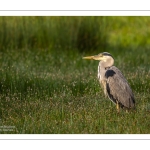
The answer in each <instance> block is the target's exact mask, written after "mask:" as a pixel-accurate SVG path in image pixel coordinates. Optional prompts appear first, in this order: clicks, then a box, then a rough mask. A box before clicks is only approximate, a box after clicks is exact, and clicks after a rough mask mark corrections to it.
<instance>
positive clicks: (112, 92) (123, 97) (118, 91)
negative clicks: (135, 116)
mask: <svg viewBox="0 0 150 150" xmlns="http://www.w3.org/2000/svg"><path fill="white" fill-rule="evenodd" d="M83 59H93V60H98V61H99V65H98V80H99V82H100V85H101V87H102V89H103V91H104V94H105V96H106V97H108V98H109V99H110V100H111V101H112V102H113V103H114V104H116V109H117V112H120V108H123V109H124V108H125V109H126V110H127V111H128V110H130V109H135V98H134V94H133V92H132V89H131V87H130V85H129V84H128V81H127V80H126V78H125V77H124V75H123V74H122V72H121V71H120V70H119V69H118V68H117V67H116V66H114V58H113V56H112V55H111V54H110V53H108V52H102V53H100V54H98V55H94V56H87V57H83Z"/></svg>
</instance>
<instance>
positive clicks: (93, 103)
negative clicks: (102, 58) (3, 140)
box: [0, 17, 150, 134]
mask: <svg viewBox="0 0 150 150" xmlns="http://www.w3.org/2000/svg"><path fill="white" fill-rule="evenodd" d="M46 18H47V17H46ZM60 18H61V17H60ZM66 18H67V17H66ZM147 18H148V17H147ZM12 19H16V20H17V19H18V18H15V17H14V18H12ZM21 19H22V18H21ZM23 19H24V18H23ZM47 19H48V18H47ZM57 19H58V20H57ZM75 19H76V20H78V21H79V20H80V19H81V20H80V21H82V17H79V18H78V17H75ZM86 19H87V18H86ZM92 19H93V18H92ZM103 19H104V20H103V21H104V22H105V23H106V22H107V21H108V20H110V22H112V28H110V27H111V26H110V25H109V24H108V26H109V30H108V31H111V32H109V33H108V35H107V36H106V37H109V38H108V43H107V46H106V47H105V46H104V48H105V49H103V50H102V49H98V47H97V46H96V44H95V46H96V47H97V48H95V50H94V51H84V50H83V49H82V48H83V47H82V45H80V46H79V47H78V46H75V47H74V48H72V47H73V44H70V45H72V46H71V47H70V48H69V47H68V48H66V47H65V45H67V44H65V41H67V38H66V40H65V39H63V40H64V46H55V44H54V43H53V42H52V43H49V45H51V44H52V45H53V46H52V45H51V46H49V45H48V47H47V48H41V46H42V45H41V46H39V45H40V44H42V42H41V43H40V42H39V41H38V42H37V45H38V46H37V47H36V48H35V45H34V46H33V47H32V46H31V45H30V46H27V45H28V43H26V42H25V43H24V44H25V45H26V46H25V45H24V44H23V45H22V46H23V47H24V48H23V47H21V48H19V47H17V46H16V45H17V42H18V39H17V35H16V39H17V40H16V43H14V44H15V46H14V45H11V46H10V45H8V47H7V45H4V46H2V47H3V48H4V49H3V50H1V51H0V101H1V102H0V133H4V134H9V133H10V134H12V133H19V134H23V133H25V134H31V133H32V134H46V133H48V134H57V133H59V134H62V133H65V134H66V133H69V134H71V133H72V134H78V133H80V134H82V133H83V134H85V133H88V134H146V133H150V130H149V127H150V122H149V120H150V99H149V97H150V94H149V93H150V90H149V87H150V71H149V66H150V64H149V55H150V50H149V43H148V39H147V42H146V43H144V44H143V43H142V42H139V43H140V44H139V45H138V42H137V41H136V42H135V39H134V38H133V39H130V40H129V41H131V43H130V42H129V43H130V44H131V45H130V44H129V43H127V44H125V45H124V42H123V41H124V38H125V37H126V39H128V36H127V35H125V37H124V34H123V33H124V30H125V29H126V30H127V31H128V29H129V25H126V26H122V24H124V23H126V22H129V24H130V20H131V21H133V22H134V21H135V22H136V23H137V24H136V25H135V27H134V31H135V33H133V36H135V34H136V33H139V28H141V26H139V24H140V23H141V22H140V21H139V20H138V21H139V22H138V21H137V20H136V19H137V18H136V17H135V18H134V17H133V18H132V19H130V18H128V17H122V18H121V17H120V18H118V17H110V18H109V17H108V18H107V17H106V18H103ZM6 20H7V19H6ZM54 20H55V21H56V20H57V21H58V22H59V21H60V20H61V19H60V20H59V18H57V17H56V18H54ZM66 20H67V19H66ZM93 20H94V19H93ZM93 20H91V21H93ZM95 20H97V19H95ZM95 20H94V21H95ZM116 20H118V21H119V22H118V24H117V25H118V26H119V27H118V26H117V27H116V26H115V25H113V24H114V22H116ZM10 21H11V20H10ZM36 21H37V22H38V20H35V22H36ZM69 21H70V22H69V23H71V20H69ZM86 21H87V22H89V20H88V19H87V20H86ZM97 21H98V20H97ZM141 21H145V23H146V22H147V19H145V17H143V19H142V20H141ZM26 23H27V22H26ZM62 23H65V22H62ZM69 23H68V24H69ZM68 24H67V25H68ZM53 25H54V24H53ZM85 25H86V23H85ZM16 26H19V25H18V24H17V25H16ZM68 26H69V25H68ZM89 26H90V25H89ZM144 26H145V24H144ZM6 27H7V26H6ZM59 27H61V26H59ZM31 28H32V26H31ZM35 28H38V26H36V27H35ZM54 28H55V25H54V26H53V30H54ZM87 28H88V29H87V30H89V29H90V30H91V28H90V27H87ZM122 28H124V30H123V29H122ZM103 29H104V28H103ZM119 29H120V30H119ZM143 29H144V27H143ZM26 30H27V26H26ZM33 30H34V28H33ZM60 30H61V28H60ZM60 30H59V31H60ZM130 30H131V29H130ZM148 30H149V29H147V30H146V31H148ZM8 31H9V28H8V30H7V32H8ZM17 31H18V33H17V34H18V35H19V32H20V31H21V30H17ZM54 31H55V30H54ZM85 31H86V30H85ZM91 31H92V30H91ZM105 31H106V29H105ZM116 31H117V32H118V34H116V36H115V33H116ZM146 31H143V33H145V32H146ZM3 32H4V31H3ZM31 32H33V31H31ZM63 32H64V33H65V31H62V33H63ZM95 32H96V31H95ZM27 33H28V32H27V31H26V32H25V33H24V35H26V36H25V39H24V40H23V41H25V40H26V41H28V40H29V38H28V36H27ZM42 33H43V32H42V31H41V33H39V35H37V36H36V37H38V38H39V40H42V39H41V38H40V35H42ZM58 33H59V32H58ZM58 33H57V34H58ZM53 34H54V33H53ZM53 34H52V35H53ZM82 34H83V33H82ZM130 34H131V33H130ZM2 35H4V34H2ZM46 35H48V34H46ZM112 35H113V36H112ZM118 35H119V37H120V41H119V42H118V43H115V41H116V40H117V38H118ZM121 35H122V36H121ZM146 35H147V36H146V37H147V38H148V34H146ZM5 36H6V35H5ZM43 36H44V34H43ZM55 36H56V35H55ZM6 37H7V36H6ZM56 37H57V36H56ZM66 37H67V34H66ZM81 37H82V36H81ZM146 37H145V38H146ZM42 38H43V37H42ZM53 38H54V37H53ZM6 39H7V38H6ZM74 39H76V37H74ZM104 39H105V38H104ZM12 40H13V39H12ZM139 41H140V40H139ZM141 41H142V40H141ZM12 43H13V42H12ZM58 43H59V42H58ZM81 43H82V42H81ZM132 43H133V44H132ZM1 45H2V44H1ZM46 45H47V44H46V42H45V43H44V46H43V47H45V46H46ZM56 45H58V44H56ZM60 45H61V44H60ZM68 45H69V44H68ZM68 45H67V46H68ZM86 46H87V45H86V44H85V45H84V47H86ZM15 47H16V48H15ZM77 47H78V48H79V49H77ZM102 51H108V52H110V53H111V54H112V55H113V56H114V58H115V65H116V66H117V67H118V68H119V69H120V70H121V71H122V72H123V74H124V75H125V77H126V78H127V80H128V82H129V84H130V85H131V87H132V89H133V92H134V95H135V99H136V111H133V112H132V111H131V112H129V113H126V112H124V111H123V110H122V111H121V112H120V114H118V113H117V111H116V107H115V105H114V104H113V103H112V102H111V101H110V100H108V99H107V98H105V97H104V94H103V91H102V89H101V88H100V85H99V82H98V80H97V65H98V62H97V61H88V60H82V56H87V55H91V54H92V55H94V54H98V53H99V52H102Z"/></svg>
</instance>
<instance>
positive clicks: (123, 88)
mask: <svg viewBox="0 0 150 150" xmlns="http://www.w3.org/2000/svg"><path fill="white" fill-rule="evenodd" d="M105 77H106V89H107V94H108V97H109V98H110V99H111V100H112V101H113V102H115V103H116V102H117V101H118V102H119V104H120V106H122V107H127V108H132V107H134V104H135V100H134V95H133V93H132V90H131V88H130V86H129V84H128V82H127V80H126V79H125V77H124V76H123V74H122V73H121V71H120V70H119V69H118V68H117V67H115V66H112V67H110V68H109V69H107V71H106V73H105Z"/></svg>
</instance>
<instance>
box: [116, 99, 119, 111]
mask: <svg viewBox="0 0 150 150" xmlns="http://www.w3.org/2000/svg"><path fill="white" fill-rule="evenodd" d="M116 108H117V112H118V113H119V112H120V107H119V103H118V101H117V105H116Z"/></svg>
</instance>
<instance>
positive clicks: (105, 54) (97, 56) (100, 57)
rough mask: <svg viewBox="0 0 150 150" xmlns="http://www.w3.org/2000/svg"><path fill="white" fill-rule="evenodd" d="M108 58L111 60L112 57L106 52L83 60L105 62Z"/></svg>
mask: <svg viewBox="0 0 150 150" xmlns="http://www.w3.org/2000/svg"><path fill="white" fill-rule="evenodd" d="M110 58H113V57H112V55H111V54H110V53H108V52H103V53H100V54H98V55H94V56H87V57H83V59H93V60H99V61H101V60H103V61H106V60H108V59H110Z"/></svg>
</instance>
